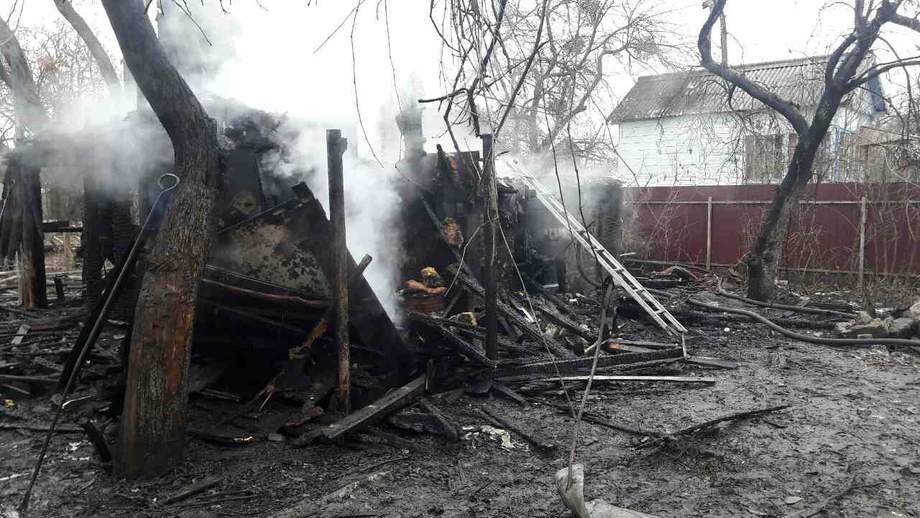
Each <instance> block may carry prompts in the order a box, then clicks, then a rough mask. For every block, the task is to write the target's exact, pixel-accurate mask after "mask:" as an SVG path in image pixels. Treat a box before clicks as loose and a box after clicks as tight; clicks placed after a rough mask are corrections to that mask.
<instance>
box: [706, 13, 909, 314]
mask: <svg viewBox="0 0 920 518" xmlns="http://www.w3.org/2000/svg"><path fill="white" fill-rule="evenodd" d="M726 3H727V0H715V1H714V3H713V4H712V8H711V10H710V13H709V17H708V18H707V19H706V21H705V23H704V24H703V27H702V28H701V30H700V34H699V39H698V41H697V46H698V48H699V52H700V62H701V64H702V65H703V67H704V68H706V69H707V70H708V71H709V72H711V73H713V74H715V75H717V76H719V77H721V78H723V79H724V80H726V81H727V82H729V83H730V84H731V85H733V86H734V87H736V88H738V89H740V90H742V91H744V92H745V93H747V94H748V95H750V96H751V97H753V98H754V99H756V100H758V101H760V102H761V103H763V104H764V105H766V106H767V107H769V108H770V109H772V110H775V111H776V112H777V113H779V114H780V115H781V116H782V117H783V118H785V119H786V120H787V121H788V122H789V124H790V125H791V126H792V128H793V130H794V131H795V133H796V134H797V135H798V142H797V144H796V146H795V149H794V151H793V153H792V157H791V159H790V161H789V164H788V166H787V168H786V174H785V176H784V177H783V180H782V182H781V183H780V185H779V187H778V188H777V191H776V195H775V197H774V199H773V202H772V203H771V205H770V207H769V209H768V210H767V213H766V215H765V217H764V221H763V223H762V225H761V228H760V232H759V233H758V236H757V239H756V240H755V242H754V246H753V248H752V250H751V251H750V253H749V254H748V256H747V260H746V262H747V266H748V296H749V297H751V298H754V299H758V300H768V299H770V298H772V297H773V295H774V292H775V278H776V272H777V268H778V265H779V259H780V257H779V256H780V253H781V246H782V243H783V239H784V237H785V232H786V229H787V226H788V222H789V218H790V215H791V210H792V208H793V207H794V206H795V205H796V204H797V203H798V201H799V198H800V197H801V195H802V192H803V190H804V188H805V186H806V185H808V183H809V182H811V181H812V179H813V178H814V170H815V169H814V164H815V158H816V156H817V154H818V152H819V149H820V147H821V142H822V140H823V139H824V137H825V135H826V134H827V131H828V128H829V127H830V125H831V122H832V121H833V119H834V116H835V114H836V113H837V110H838V109H839V108H840V105H841V102H842V101H843V99H844V98H845V97H846V96H847V94H849V93H850V92H852V91H853V90H855V89H857V88H860V87H863V86H864V85H865V84H866V83H868V82H869V81H870V80H872V79H873V78H876V77H878V76H879V75H881V74H883V73H885V72H887V71H889V70H892V69H895V68H899V67H905V66H911V65H916V64H920V58H904V59H895V60H892V61H888V62H884V63H878V64H870V62H869V61H867V60H868V59H869V57H870V53H871V52H872V51H873V47H874V46H875V45H876V44H877V42H879V40H880V39H881V38H880V32H881V31H882V28H883V27H885V26H886V25H900V26H904V27H908V28H910V29H912V30H914V31H917V32H920V21H918V19H917V17H916V13H915V12H913V13H911V14H906V12H907V11H916V7H917V6H916V2H912V1H904V0H880V1H875V0H869V2H868V3H867V2H866V1H865V0H855V2H854V4H853V13H854V16H853V29H852V31H851V32H850V33H849V34H847V35H846V36H845V37H844V38H843V40H842V41H840V42H839V44H838V45H837V47H836V48H835V49H834V50H833V51H832V52H831V53H830V55H829V57H828V60H827V66H826V68H825V71H824V86H823V91H822V93H821V96H820V99H819V101H818V104H817V108H816V109H815V110H814V113H809V112H806V111H804V110H803V109H802V107H800V106H797V105H796V104H794V103H792V102H790V101H789V100H786V99H783V98H782V97H780V96H779V95H777V94H776V93H775V92H772V91H770V90H768V89H767V88H765V87H764V86H762V85H761V84H758V83H756V82H754V81H751V80H750V79H749V78H747V77H746V76H745V75H744V74H743V73H741V72H739V71H738V70H736V69H734V68H732V67H731V66H729V65H728V64H727V63H722V62H717V61H715V60H714V59H713V57H712V42H711V37H712V29H713V26H714V25H715V23H716V21H717V20H719V18H720V16H721V15H722V13H723V11H724V9H725V4H726ZM867 65H868V66H867Z"/></svg>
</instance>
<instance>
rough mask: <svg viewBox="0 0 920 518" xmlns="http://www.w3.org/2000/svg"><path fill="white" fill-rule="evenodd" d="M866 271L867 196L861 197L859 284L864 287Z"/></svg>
mask: <svg viewBox="0 0 920 518" xmlns="http://www.w3.org/2000/svg"><path fill="white" fill-rule="evenodd" d="M865 271H866V197H865V196H863V197H862V198H860V199H859V280H858V281H857V284H858V286H859V288H860V289H862V287H863V277H864V275H865Z"/></svg>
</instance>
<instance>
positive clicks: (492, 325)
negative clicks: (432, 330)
mask: <svg viewBox="0 0 920 518" xmlns="http://www.w3.org/2000/svg"><path fill="white" fill-rule="evenodd" d="M482 160H483V167H482V178H481V183H482V185H483V196H482V199H483V200H484V201H485V204H486V206H485V210H484V211H483V228H484V234H485V249H486V253H485V256H484V260H483V269H482V283H483V284H484V285H485V303H486V318H485V320H486V322H485V323H486V342H485V344H486V356H488V357H489V359H491V360H497V359H498V285H497V283H496V271H495V270H496V269H497V268H498V257H497V256H498V250H497V249H498V244H497V239H496V238H495V234H496V232H495V229H496V220H497V219H498V192H497V190H496V185H495V172H494V171H493V165H494V160H493V157H492V135H491V134H484V135H483V136H482Z"/></svg>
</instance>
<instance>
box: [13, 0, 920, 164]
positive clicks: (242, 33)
mask: <svg viewBox="0 0 920 518" xmlns="http://www.w3.org/2000/svg"><path fill="white" fill-rule="evenodd" d="M22 1H23V0H20V2H22ZM24 1H25V7H24V10H23V13H22V18H21V24H22V25H24V26H30V25H40V24H45V23H49V22H50V21H51V20H54V19H56V18H57V17H58V14H57V12H56V10H55V9H54V5H53V1H52V0H24ZM194 1H195V2H197V0H194ZM511 1H515V0H511ZM631 1H635V0H631ZM11 2H12V0H0V12H4V13H5V12H7V11H8V8H9V6H10V5H11ZM208 2H210V4H211V6H212V7H216V5H217V1H216V0H205V3H208ZM190 3H193V2H192V0H190ZM307 3H308V2H307V1H306V0H262V1H261V4H262V5H264V6H265V9H262V8H260V7H259V6H258V5H256V3H255V1H254V0H236V1H235V2H232V5H231V6H230V11H231V14H230V15H222V14H221V15H219V16H218V18H217V20H218V21H219V22H220V24H219V25H218V26H217V27H218V28H214V29H210V30H211V31H219V32H220V33H221V34H219V35H216V36H215V35H213V34H212V36H213V37H214V38H215V40H216V39H219V38H226V39H229V40H232V41H233V46H234V50H235V52H234V56H233V57H232V59H228V64H227V66H226V67H225V68H224V70H223V71H222V73H221V75H220V76H219V77H218V79H217V81H215V87H216V88H217V89H218V90H219V93H220V94H222V95H226V96H231V97H235V98H238V99H239V100H241V101H244V102H246V103H248V104H250V105H253V106H255V107H258V108H262V109H266V110H270V111H274V112H288V113H290V114H292V115H296V116H303V117H307V118H310V119H312V120H318V121H322V122H323V123H327V124H330V125H331V124H340V125H343V126H347V125H350V124H354V122H355V119H356V108H355V99H354V95H353V91H354V85H353V83H352V81H353V79H352V53H351V44H350V40H349V33H350V29H351V27H350V23H348V24H346V25H345V26H344V27H343V28H342V30H340V31H339V32H338V33H337V34H336V35H335V36H333V38H332V39H331V40H330V41H329V42H327V43H326V44H325V46H324V47H323V48H322V49H321V50H319V51H318V52H314V50H315V49H316V48H317V47H318V46H319V45H320V43H321V42H322V41H323V40H324V39H325V38H326V37H327V36H328V35H329V34H330V33H331V32H332V31H333V29H334V28H335V27H336V26H337V25H339V23H340V22H341V21H342V20H343V19H344V18H345V17H346V15H347V13H348V12H349V11H350V10H351V8H352V7H353V6H354V2H353V1H352V0H318V1H317V0H313V2H312V4H313V5H312V6H309V7H308V6H307ZM701 4H702V2H701V0H659V1H657V3H656V5H657V6H658V8H660V9H662V10H663V11H666V13H667V14H666V18H667V20H668V21H669V22H670V23H672V24H673V25H674V27H675V29H676V31H677V32H678V33H679V34H680V35H681V36H682V37H684V38H686V40H687V41H688V42H692V41H694V40H695V37H696V33H697V31H698V30H699V26H700V25H701V23H702V21H703V19H704V18H705V15H706V11H704V10H703V9H702V7H701ZM825 4H826V2H824V1H823V0H769V1H756V0H732V1H730V2H729V4H728V8H727V15H728V24H729V30H730V32H731V33H732V35H733V37H734V38H735V39H734V40H733V41H732V44H731V51H730V56H731V61H732V62H739V61H743V62H748V63H750V62H757V61H766V60H776V59H786V58H791V57H802V56H807V55H816V54H825V53H827V52H828V50H829V47H830V46H831V45H833V44H834V42H836V41H838V40H839V35H840V34H842V33H845V32H846V31H847V30H848V26H849V24H851V23H852V21H851V20H852V12H851V11H850V10H849V9H848V8H847V7H845V6H841V5H833V4H832V5H831V7H828V8H824V7H823V6H824V5H825ZM75 5H76V7H77V9H78V10H79V11H80V12H81V13H82V14H83V15H84V16H85V17H86V18H87V20H88V22H89V23H90V25H91V26H93V27H94V28H95V29H96V32H97V34H99V36H100V37H101V38H102V39H103V41H104V42H105V44H106V46H107V47H108V48H109V49H110V51H112V53H113V55H117V45H115V41H114V37H113V36H112V34H111V29H110V28H109V27H108V24H107V20H106V18H105V14H104V11H103V9H102V6H101V3H100V2H99V1H98V0H75ZM377 5H378V2H377V1H376V0H369V1H367V2H365V4H364V6H363V7H362V9H361V10H360V14H359V17H358V21H357V30H356V32H355V60H356V63H357V88H358V92H359V96H358V98H359V100H360V107H361V111H362V115H363V118H364V123H365V125H366V127H367V129H368V133H369V137H370V140H371V142H372V144H373V145H374V146H375V147H376V148H378V151H379V152H381V153H383V154H384V155H385V156H386V157H388V158H389V157H392V156H394V154H395V153H396V152H397V150H396V149H394V145H397V144H396V143H395V142H394V141H393V139H392V138H388V137H387V135H389V134H392V133H393V130H395V128H394V127H393V125H392V120H393V116H394V115H395V113H396V111H397V104H396V94H395V92H396V90H397V88H399V89H406V90H408V88H409V87H410V86H411V87H413V88H414V89H415V93H414V94H412V95H404V96H403V97H404V98H403V99H402V100H403V101H404V102H405V100H406V99H405V97H416V96H429V97H431V96H437V95H439V94H441V93H443V92H444V90H445V88H444V86H443V85H442V84H441V81H440V79H439V68H438V63H439V61H440V46H439V41H438V39H437V36H436V34H435V33H434V31H433V29H432V28H431V25H430V23H429V20H428V5H429V0H389V2H388V5H389V18H390V26H391V31H390V32H391V47H392V54H393V63H394V64H395V76H396V80H395V83H396V86H394V79H393V75H394V70H393V69H391V61H390V58H389V55H388V49H387V38H386V28H385V23H384V14H383V9H382V7H381V9H380V11H375V8H376V6H377ZM381 5H382V4H381ZM892 41H893V43H895V45H897V46H898V47H900V48H901V51H902V52H903V53H904V54H905V55H913V54H916V53H917V52H916V45H915V44H914V43H913V42H914V41H920V37H913V36H912V35H905V34H903V32H901V33H899V34H896V35H894V36H893V39H892ZM116 61H119V60H118V59H116ZM608 68H609V69H610V73H611V77H610V79H611V82H612V84H613V85H614V89H615V93H616V94H617V95H623V94H625V93H626V91H627V90H628V89H629V87H630V86H631V85H632V82H633V80H634V78H633V77H631V76H630V74H629V73H625V72H624V71H622V70H619V71H618V70H615V68H614V67H608ZM633 73H636V74H639V73H640V72H633ZM427 112H429V113H427V116H426V132H427V133H428V134H429V136H435V135H436V134H437V133H439V132H440V131H443V123H441V122H440V119H439V118H438V117H437V114H436V113H434V110H433V108H429V109H427ZM361 144H363V143H361ZM470 147H478V145H474V143H470ZM359 149H361V151H362V154H364V155H366V154H367V149H366V147H363V146H359Z"/></svg>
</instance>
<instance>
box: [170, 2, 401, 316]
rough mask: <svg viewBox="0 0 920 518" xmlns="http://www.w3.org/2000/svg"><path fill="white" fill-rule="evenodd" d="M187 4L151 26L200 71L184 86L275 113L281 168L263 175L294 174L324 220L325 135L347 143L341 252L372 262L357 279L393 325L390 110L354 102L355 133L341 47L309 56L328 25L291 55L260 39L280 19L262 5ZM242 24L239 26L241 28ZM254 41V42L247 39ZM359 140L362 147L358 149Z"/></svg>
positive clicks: (395, 143)
mask: <svg viewBox="0 0 920 518" xmlns="http://www.w3.org/2000/svg"><path fill="white" fill-rule="evenodd" d="M164 5H165V3H164ZM188 5H189V8H190V9H191V17H189V16H188V15H187V14H185V13H182V12H180V11H177V10H176V9H175V8H173V9H172V10H171V11H168V12H167V16H166V17H165V18H164V19H161V20H159V24H160V27H161V29H160V30H161V34H163V36H167V35H168V36H169V37H170V38H174V41H176V42H177V43H176V44H173V45H174V46H177V47H178V48H179V50H180V51H181V52H182V53H183V56H184V57H185V58H188V59H189V60H190V61H191V62H192V65H193V66H195V65H200V67H199V68H200V73H195V72H194V71H193V73H192V74H190V75H189V77H188V79H189V82H190V84H191V86H192V87H193V89H194V90H196V93H198V94H199V96H200V97H201V98H205V97H209V96H219V97H224V98H228V99H232V100H233V101H234V102H238V103H241V104H244V105H246V106H247V107H250V108H254V109H259V110H263V111H266V112H270V113H276V114H283V116H284V119H283V123H282V125H281V126H280V127H279V128H277V135H278V136H280V137H281V140H282V141H283V144H284V145H285V146H286V148H287V149H286V151H285V153H284V160H283V161H279V162H278V163H277V164H276V166H277V167H275V169H274V171H273V172H274V174H288V175H302V180H303V181H305V182H306V183H307V185H308V186H309V187H310V189H311V190H312V191H313V194H314V196H316V198H317V199H318V200H320V202H321V203H322V204H323V206H324V208H326V210H327V214H328V198H329V197H328V176H327V170H326V138H325V129H333V128H335V129H341V130H342V132H343V135H344V136H345V137H346V138H347V139H348V147H349V151H347V152H346V153H345V156H344V169H345V207H346V227H347V228H346V233H347V241H348V247H349V250H350V252H351V254H352V255H353V256H354V257H355V259H356V260H360V258H361V257H362V256H363V255H364V254H370V255H371V256H372V257H373V261H372V262H371V264H370V266H369V267H368V269H367V270H366V273H365V276H366V278H367V279H368V282H369V283H370V285H371V287H372V288H373V289H374V291H375V293H376V294H377V296H378V298H379V299H380V300H381V302H382V303H383V304H384V307H385V308H386V309H387V312H388V313H389V315H390V316H391V317H394V318H395V317H396V316H397V315H398V310H397V304H396V299H395V291H396V288H397V284H398V274H399V267H400V262H401V254H400V251H399V239H398V236H399V232H398V230H399V229H398V215H399V210H400V204H399V197H398V195H397V193H396V191H395V187H394V183H393V182H392V180H393V179H394V175H395V174H396V171H395V169H394V167H393V166H390V165H387V164H393V163H395V162H396V160H397V159H398V157H399V132H398V128H397V127H396V122H395V115H396V111H397V110H395V109H394V106H393V104H394V103H381V104H379V105H376V106H375V105H373V104H371V103H369V102H367V101H366V100H365V99H363V98H362V97H361V96H359V98H358V102H359V103H360V107H361V109H362V115H363V117H362V118H363V119H364V120H363V122H364V123H365V124H364V128H363V129H361V125H362V121H361V120H359V117H358V113H357V110H356V101H355V96H354V85H353V84H352V78H351V77H350V76H351V58H350V56H347V55H346V56H343V55H342V52H341V51H342V50H343V49H342V47H341V45H340V46H339V47H338V49H337V50H330V51H329V52H328V53H326V52H325V51H320V52H318V53H311V52H312V50H313V48H315V46H316V45H318V44H319V43H320V42H321V41H322V40H323V38H324V37H325V35H326V34H328V32H327V31H329V30H331V29H332V28H334V27H335V25H333V24H326V25H325V26H322V25H321V27H322V29H321V30H318V31H316V32H315V34H314V37H313V38H311V39H312V40H313V42H312V43H313V44H312V46H311V47H309V48H297V49H293V48H291V45H290V43H289V44H287V45H285V44H284V43H283V42H281V41H278V40H276V39H271V38H269V39H266V38H268V36H269V35H271V34H272V30H270V29H264V28H260V25H261V24H264V23H269V25H270V26H272V27H277V28H278V31H279V34H277V36H279V37H280V36H282V34H283V33H284V32H285V29H283V27H284V26H285V24H284V23H282V22H280V20H279V16H282V17H283V16H284V14H283V13H284V11H285V9H286V6H281V5H279V4H268V11H267V12H252V11H251V10H250V11H246V10H244V9H241V10H240V11H236V10H235V9H231V12H230V13H229V14H228V13H226V12H224V11H222V10H221V9H220V8H219V6H217V5H216V2H205V3H203V4H200V3H198V2H193V3H189V4H188ZM318 11H319V9H311V10H308V9H306V8H304V7H303V6H301V10H300V13H299V14H300V15H301V16H303V15H315V14H321V13H319V12H318ZM327 11H328V9H327ZM244 16H245V23H243V22H244V20H242V19H241V18H242V17H244ZM327 18H328V17H327ZM192 19H194V23H192ZM314 27H316V25H314ZM300 30H301V31H304V30H308V29H307V28H305V27H301V28H300ZM254 34H257V35H259V36H260V37H259V38H254V37H253V35H254ZM289 36H290V35H289ZM301 41H303V40H302V39H301ZM183 43H188V45H183ZM202 43H205V44H202ZM192 47H193V48H192ZM286 48H287V49H288V52H285V50H284V49H286ZM349 54H350V53H349ZM343 57H346V58H347V60H343ZM359 74H362V79H363V80H364V81H373V82H374V83H377V84H379V83H380V82H381V81H389V82H392V77H391V76H389V75H387V76H384V77H375V76H374V75H372V74H373V72H371V73H368V71H367V69H366V68H364V67H362V69H361V71H360V72H359ZM406 101H407V102H415V100H414V99H412V100H409V99H407V100H406ZM212 115H213V114H212ZM371 121H373V122H371ZM365 131H366V132H367V139H368V140H369V141H370V142H368V141H367V140H365ZM378 157H379V162H378V160H377V158H378ZM269 160H270V158H269ZM304 173H306V174H304Z"/></svg>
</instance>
